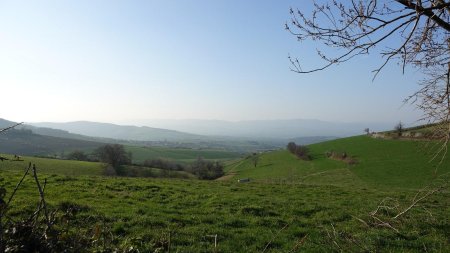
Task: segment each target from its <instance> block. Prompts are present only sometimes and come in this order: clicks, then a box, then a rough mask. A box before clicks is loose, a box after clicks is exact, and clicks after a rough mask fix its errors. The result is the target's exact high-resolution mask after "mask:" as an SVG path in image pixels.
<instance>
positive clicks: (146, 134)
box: [31, 121, 206, 142]
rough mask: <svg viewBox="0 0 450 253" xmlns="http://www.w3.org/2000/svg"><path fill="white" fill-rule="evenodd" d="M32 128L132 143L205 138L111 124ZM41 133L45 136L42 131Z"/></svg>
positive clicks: (82, 122) (50, 124)
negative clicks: (56, 130) (58, 130)
mask: <svg viewBox="0 0 450 253" xmlns="http://www.w3.org/2000/svg"><path fill="white" fill-rule="evenodd" d="M31 125H32V126H34V127H38V128H41V129H42V128H45V129H60V130H64V131H67V132H69V133H72V134H78V135H84V136H91V137H100V138H110V139H116V140H132V141H168V142H174V141H175V142H176V141H192V140H204V139H206V137H205V136H201V135H197V134H189V133H184V132H180V131H174V130H167V129H161V128H153V127H147V126H142V127H137V126H122V125H115V124H110V123H98V122H90V121H74V122H66V123H52V122H43V123H31ZM37 131H40V133H42V134H44V133H43V131H42V130H37Z"/></svg>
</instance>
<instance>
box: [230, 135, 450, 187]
mask: <svg viewBox="0 0 450 253" xmlns="http://www.w3.org/2000/svg"><path fill="white" fill-rule="evenodd" d="M427 144H430V142H424V141H410V140H383V139H374V138H370V137H367V136H357V137H350V138H344V139H338V140H333V141H327V142H323V143H318V144H313V145H310V146H309V147H310V150H311V153H312V155H313V160H312V161H302V160H300V159H298V158H296V157H295V156H294V155H292V154H290V153H289V152H288V151H285V150H280V151H276V152H270V153H264V154H261V155H260V160H259V162H258V164H257V166H256V167H254V165H253V163H252V161H251V159H246V160H243V161H241V162H238V163H235V164H230V165H228V166H227V170H228V173H229V174H235V175H236V176H235V177H234V178H237V177H239V178H243V177H249V178H252V179H256V180H266V181H270V180H272V181H277V180H288V181H290V182H299V183H300V182H303V183H316V184H341V185H342V184H350V185H354V184H359V185H366V186H371V187H384V188H398V187H403V188H420V187H423V186H425V185H426V184H427V183H429V182H430V181H431V180H433V179H434V178H436V177H438V176H439V175H443V174H446V173H447V174H448V173H450V157H449V156H447V157H446V158H445V159H444V160H443V161H442V163H441V164H440V166H439V167H436V166H437V165H438V161H437V160H435V161H434V162H430V159H431V157H432V150H430V149H427V146H426V145H427ZM327 151H336V152H346V153H347V154H348V155H349V156H352V157H354V158H355V159H356V160H357V164H356V165H348V164H346V163H344V162H342V161H338V160H332V159H329V158H327V157H325V153H326V152H327Z"/></svg>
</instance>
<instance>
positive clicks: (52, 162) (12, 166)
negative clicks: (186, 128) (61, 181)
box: [0, 154, 105, 176]
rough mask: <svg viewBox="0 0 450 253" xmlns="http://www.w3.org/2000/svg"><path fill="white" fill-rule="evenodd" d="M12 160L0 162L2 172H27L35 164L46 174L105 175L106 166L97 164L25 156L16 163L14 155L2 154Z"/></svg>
mask: <svg viewBox="0 0 450 253" xmlns="http://www.w3.org/2000/svg"><path fill="white" fill-rule="evenodd" d="M1 156H3V157H6V158H8V159H10V160H7V161H3V162H0V171H2V172H3V171H25V168H26V167H28V164H29V163H32V164H35V165H36V166H37V167H38V169H39V172H42V173H45V174H59V175H67V176H81V175H84V176H91V175H92V176H94V175H96V176H100V175H103V171H104V168H105V165H104V164H103V163H96V162H84V161H70V160H58V159H48V158H39V157H32V156H23V157H21V160H23V161H15V160H14V156H13V155H7V154H1Z"/></svg>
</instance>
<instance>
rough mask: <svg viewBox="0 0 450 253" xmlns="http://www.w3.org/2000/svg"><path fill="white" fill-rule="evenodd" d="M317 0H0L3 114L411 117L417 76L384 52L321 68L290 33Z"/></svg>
mask: <svg viewBox="0 0 450 253" xmlns="http://www.w3.org/2000/svg"><path fill="white" fill-rule="evenodd" d="M310 5H311V4H310V1H278V0H277V1H276V0H272V1H260V0H258V1H256V0H255V1H242V0H226V1H225V0H224V1H208V0H203V1H163V0H161V1H150V0H149V1H131V0H130V1H122V0H121V1H111V0H108V1H106V0H104V1H100V0H95V1H93V0H85V1H80V0H78V1H61V0H58V1H57V0H55V1H12V0H11V1H2V0H0V87H1V97H0V107H1V115H0V118H6V119H9V120H14V121H26V122H34V121H74V120H91V121H103V122H129V123H132V122H133V121H134V120H142V119H154V118H160V119H189V118H195V119H222V120H246V119H291V118H313V119H321V120H330V121H383V122H398V121H399V120H403V121H404V122H406V123H411V122H414V121H415V120H416V119H417V118H418V117H419V116H420V112H418V111H415V110H414V107H413V106H409V105H406V106H402V104H403V103H402V101H403V99H404V98H406V97H407V96H408V95H410V94H412V93H413V91H414V90H416V89H417V85H416V84H415V83H416V82H417V80H418V79H419V78H420V74H418V73H416V72H414V71H411V70H410V71H408V72H407V73H406V75H404V76H403V75H401V70H400V68H399V67H398V66H397V65H395V64H392V65H389V66H388V68H386V70H385V71H384V72H383V74H382V75H381V76H379V78H378V79H376V80H375V81H374V82H372V74H371V70H373V69H374V68H375V67H377V66H378V64H379V63H380V61H379V60H380V59H379V57H378V56H376V55H374V56H373V57H365V58H359V59H356V60H353V61H351V62H349V63H347V64H343V65H340V66H338V67H334V68H332V69H329V70H327V71H324V72H319V73H315V74H310V75H299V74H296V73H294V72H291V71H290V70H289V67H290V64H289V61H288V58H287V56H288V55H289V54H291V55H292V56H298V57H299V58H301V59H303V60H304V61H306V62H307V64H306V63H305V64H304V65H305V66H311V67H313V66H318V64H319V63H318V62H317V57H316V55H315V54H314V52H315V47H316V45H314V44H313V43H303V44H300V43H298V42H297V41H296V39H295V38H294V37H292V36H291V35H290V34H289V33H288V32H287V31H285V30H284V23H285V22H286V21H289V19H290V16H289V7H291V6H292V7H299V8H301V9H302V10H305V11H307V10H309V9H311V6H310Z"/></svg>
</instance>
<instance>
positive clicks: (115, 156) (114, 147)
mask: <svg viewBox="0 0 450 253" xmlns="http://www.w3.org/2000/svg"><path fill="white" fill-rule="evenodd" d="M67 158H68V159H71V160H79V161H100V162H104V163H107V164H108V165H109V167H108V169H107V173H108V175H124V171H125V170H124V169H123V165H130V164H131V163H132V154H131V153H130V152H126V150H125V148H124V146H123V145H120V144H107V145H104V146H101V147H99V148H97V149H96V150H95V151H94V152H93V153H92V154H91V155H88V154H86V153H84V152H83V151H74V152H72V153H70V154H69V155H68V156H67ZM140 166H142V167H143V168H142V169H145V168H156V169H161V170H162V171H163V172H166V171H167V172H170V171H186V172H189V173H192V174H194V175H195V176H197V177H198V178H199V179H207V180H211V179H216V178H218V177H221V176H223V175H224V174H225V173H224V170H223V169H224V166H223V165H222V164H221V163H220V162H217V161H216V162H211V161H206V160H204V159H203V158H198V159H197V161H195V162H193V163H192V164H190V165H183V164H179V163H175V162H171V161H168V160H164V159H152V160H146V161H144V162H143V163H142V164H141V165H140ZM134 169H135V168H134ZM147 172H150V171H147ZM134 174H136V173H134ZM147 174H148V173H147ZM163 174H164V173H163Z"/></svg>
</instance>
